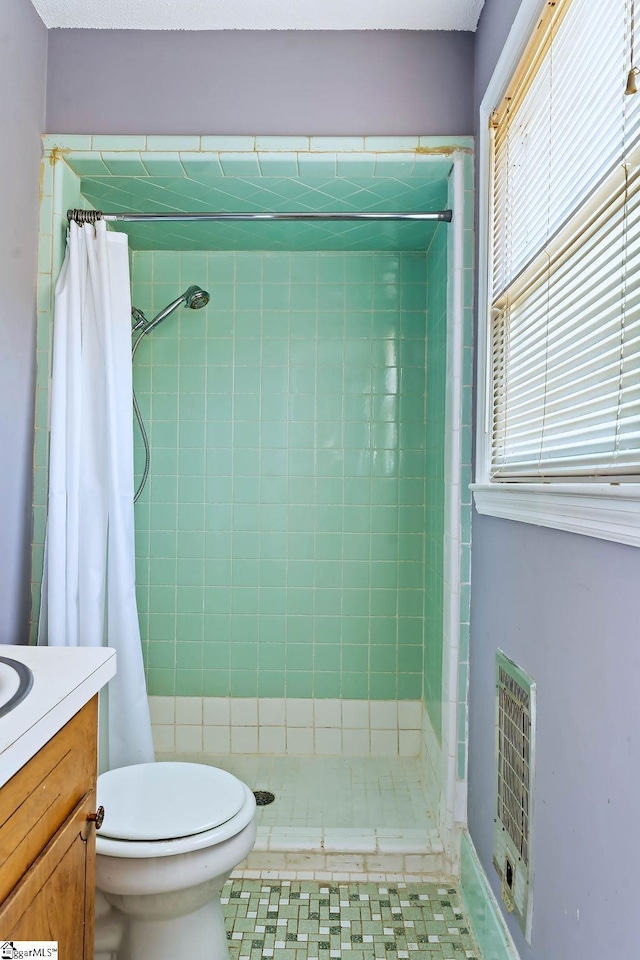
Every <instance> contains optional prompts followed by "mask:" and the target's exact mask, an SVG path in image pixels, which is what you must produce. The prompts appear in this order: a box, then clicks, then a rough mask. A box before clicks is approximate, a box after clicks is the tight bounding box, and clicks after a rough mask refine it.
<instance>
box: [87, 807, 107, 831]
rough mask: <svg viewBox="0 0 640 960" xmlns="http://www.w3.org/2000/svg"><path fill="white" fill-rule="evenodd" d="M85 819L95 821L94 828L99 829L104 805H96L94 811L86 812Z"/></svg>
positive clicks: (102, 818)
mask: <svg viewBox="0 0 640 960" xmlns="http://www.w3.org/2000/svg"><path fill="white" fill-rule="evenodd" d="M87 820H90V821H91V822H92V823H95V825H96V830H99V829H100V827H101V826H102V821H103V820H104V807H98V809H97V810H96V812H95V813H88V814H87Z"/></svg>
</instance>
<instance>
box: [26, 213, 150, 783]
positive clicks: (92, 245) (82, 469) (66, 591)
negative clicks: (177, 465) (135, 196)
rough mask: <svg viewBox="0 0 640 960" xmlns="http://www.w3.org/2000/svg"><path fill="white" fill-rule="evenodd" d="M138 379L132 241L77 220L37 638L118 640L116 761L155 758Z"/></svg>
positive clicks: (56, 386) (112, 693)
mask: <svg viewBox="0 0 640 960" xmlns="http://www.w3.org/2000/svg"><path fill="white" fill-rule="evenodd" d="M131 381H132V374H131V295H130V290H129V251H128V244H127V237H126V235H125V234H121V233H109V232H107V229H106V224H105V223H104V222H98V223H97V224H96V225H95V227H93V226H91V225H89V224H85V225H84V226H78V225H77V224H75V223H71V225H70V228H69V236H68V240H67V253H66V257H65V261H64V264H63V267H62V270H61V272H60V277H59V279H58V283H57V285H56V296H55V316H54V333H53V370H52V381H51V444H50V458H49V499H48V517H47V536H46V544H45V562H44V575H43V583H42V603H41V611H40V624H39V634H38V643H40V644H48V645H49V646H67V647H73V646H92V647H96V646H109V647H115V649H116V651H117V673H116V676H115V677H114V678H113V679H112V680H111V681H110V683H109V687H108V766H109V767H121V766H125V765H127V764H131V763H144V762H148V761H151V760H153V759H154V756H153V745H152V739H151V724H150V720H149V707H148V702H147V694H146V689H145V678H144V670H143V663H142V648H141V643H140V629H139V625H138V611H137V606H136V596H135V562H134V556H135V552H134V525H133V420H132V413H131V410H132V407H131V403H132V397H131V394H132V382H131ZM103 721H104V711H102V712H101V723H102V722H103ZM104 740H105V737H104V731H101V744H103V743H104ZM102 765H104V757H103V758H102Z"/></svg>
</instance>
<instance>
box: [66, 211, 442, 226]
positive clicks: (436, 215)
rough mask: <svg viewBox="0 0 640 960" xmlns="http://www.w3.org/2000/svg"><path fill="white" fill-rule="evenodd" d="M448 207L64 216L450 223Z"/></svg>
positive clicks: (81, 215)
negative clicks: (413, 210) (422, 210)
mask: <svg viewBox="0 0 640 960" xmlns="http://www.w3.org/2000/svg"><path fill="white" fill-rule="evenodd" d="M451 217H452V211H451V210H438V211H435V212H433V213H315V212H308V213H301V212H295V213H260V212H255V213H178V212H174V213H103V212H102V210H67V220H69V221H71V220H75V222H76V223H80V224H82V223H95V222H96V221H97V220H107V221H120V222H124V223H149V222H151V221H156V220H162V221H166V222H167V223H184V222H190V223H197V222H199V221H208V220H217V221H221V222H223V223H224V222H229V221H234V222H235V221H238V220H257V221H269V220H306V221H316V222H317V221H320V222H322V221H353V220H369V221H371V220H396V221H397V220H410V221H425V220H444V221H445V222H447V223H451Z"/></svg>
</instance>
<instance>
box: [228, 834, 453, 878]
mask: <svg viewBox="0 0 640 960" xmlns="http://www.w3.org/2000/svg"><path fill="white" fill-rule="evenodd" d="M452 873H453V870H452V865H451V864H450V863H449V861H448V858H447V857H446V854H445V851H444V846H443V844H442V841H441V840H440V838H439V837H438V835H437V832H436V831H418V830H409V831H405V832H402V831H400V830H395V831H393V830H388V829H387V830H375V829H369V830H366V829H363V830H349V829H334V830H331V829H324V830H317V831H313V830H309V829H302V828H298V829H296V828H295V827H291V828H286V827H258V835H257V838H256V844H255V846H254V848H253V850H252V852H251V853H250V854H249V856H248V857H247V859H246V860H244V861H243V863H242V865H241V869H239V870H236V872H235V873H234V876H236V877H244V878H245V879H250V878H253V877H255V876H263V877H264V876H266V875H267V874H268V875H271V876H275V875H278V876H280V877H281V878H284V879H316V880H324V879H341V878H345V877H347V878H349V879H353V877H354V876H355V877H358V878H360V879H362V878H363V877H365V876H366V877H369V879H379V878H387V879H389V878H390V877H391V876H399V877H409V876H410V877H413V878H416V879H419V880H425V879H427V878H432V879H442V878H444V877H450V876H451V875H452ZM285 874H286V877H285ZM294 874H295V876H294ZM303 875H304V876H303Z"/></svg>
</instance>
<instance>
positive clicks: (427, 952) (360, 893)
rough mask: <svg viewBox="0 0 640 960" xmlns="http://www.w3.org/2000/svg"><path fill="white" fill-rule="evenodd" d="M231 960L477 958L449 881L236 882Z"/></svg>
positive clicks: (231, 892) (232, 886)
mask: <svg viewBox="0 0 640 960" xmlns="http://www.w3.org/2000/svg"><path fill="white" fill-rule="evenodd" d="M222 909H223V913H224V917H225V924H226V927H227V937H228V940H229V951H230V954H231V960H263V958H273V960H333V958H337V957H339V958H345V960H396V958H398V960H403V958H405V960H406V958H410V960H480V954H479V952H478V949H477V947H476V946H475V944H474V942H473V939H472V937H471V934H470V932H469V927H468V924H467V922H466V920H465V918H464V915H463V912H462V908H461V907H460V904H459V900H458V896H457V892H456V890H455V889H454V888H453V887H448V886H443V885H441V884H427V883H406V884H405V883H393V884H391V883H389V884H376V883H322V882H313V881H300V882H297V881H293V880H292V881H286V880H282V881H277V882H276V881H264V880H234V881H230V882H229V883H227V884H226V885H225V888H224V891H223V894H222Z"/></svg>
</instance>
